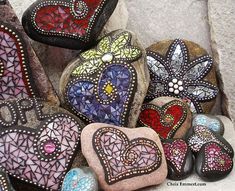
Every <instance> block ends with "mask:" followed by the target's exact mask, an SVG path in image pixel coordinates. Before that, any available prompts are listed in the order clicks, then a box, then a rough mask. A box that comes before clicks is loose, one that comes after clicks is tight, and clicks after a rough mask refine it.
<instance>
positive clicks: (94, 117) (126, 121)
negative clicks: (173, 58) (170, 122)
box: [60, 30, 149, 128]
mask: <svg viewBox="0 0 235 191" xmlns="http://www.w3.org/2000/svg"><path fill="white" fill-rule="evenodd" d="M145 55H146V54H145V50H144V49H143V47H142V45H141V44H139V42H138V39H137V37H136V36H135V35H134V33H132V32H129V31H124V30H117V31H114V32H112V33H109V34H108V35H107V36H105V37H103V38H102V40H101V41H100V42H99V44H98V45H97V46H96V47H94V48H93V49H90V50H88V51H85V52H83V53H81V55H80V57H78V58H77V59H76V60H74V61H73V62H71V63H70V64H69V65H68V67H67V68H66V69H65V70H64V72H63V75H62V77H61V80H60V81H61V83H60V92H61V95H62V96H61V97H62V98H63V102H64V105H65V106H68V107H69V109H71V110H72V111H73V112H74V113H76V114H77V115H79V116H80V117H82V118H83V119H84V120H86V121H88V122H90V123H91V122H103V123H110V124H114V125H118V126H127V127H131V128H133V127H135V126H136V122H137V119H138V115H139V112H140V108H141V105H142V103H143V101H144V98H145V95H146V92H147V88H148V84H149V73H148V69H147V64H146V59H145Z"/></svg>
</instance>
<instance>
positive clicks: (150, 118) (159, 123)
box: [139, 100, 187, 139]
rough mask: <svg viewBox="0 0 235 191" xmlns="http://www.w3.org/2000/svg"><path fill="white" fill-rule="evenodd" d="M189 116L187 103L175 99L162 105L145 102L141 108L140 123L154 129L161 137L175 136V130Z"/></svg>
mask: <svg viewBox="0 0 235 191" xmlns="http://www.w3.org/2000/svg"><path fill="white" fill-rule="evenodd" d="M186 118H187V105H186V104H185V103H183V102H181V101H178V100H173V101H171V102H169V103H167V104H165V105H164V106H162V107H158V106H155V105H153V104H144V105H143V106H142V108H141V113H140V116H139V123H140V124H141V125H144V126H147V127H150V128H152V129H154V130H155V131H156V132H157V133H158V134H159V136H160V137H161V138H163V139H170V138H173V136H174V134H175V132H176V131H177V130H178V129H179V128H180V127H181V125H182V124H183V123H184V122H185V120H186Z"/></svg>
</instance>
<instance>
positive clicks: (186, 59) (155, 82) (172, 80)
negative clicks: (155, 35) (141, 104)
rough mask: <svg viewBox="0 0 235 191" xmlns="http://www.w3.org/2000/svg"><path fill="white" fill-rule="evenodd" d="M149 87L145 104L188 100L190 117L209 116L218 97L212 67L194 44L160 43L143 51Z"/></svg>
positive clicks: (207, 56)
mask: <svg viewBox="0 0 235 191" xmlns="http://www.w3.org/2000/svg"><path fill="white" fill-rule="evenodd" d="M146 54H147V63H148V67H149V70H150V86H149V89H148V94H147V96H146V99H147V100H151V99H153V98H156V97H161V96H171V97H179V98H181V99H185V100H188V102H189V105H190V109H191V111H192V112H193V113H209V112H210V111H211V110H212V108H213V107H214V105H215V102H216V97H217V95H218V92H219V91H218V83H217V79H216V67H215V64H214V63H213V59H212V57H211V56H210V55H208V53H207V51H205V49H203V48H202V47H201V46H200V45H198V44H195V43H194V42H191V41H187V40H182V39H176V40H172V41H168V40H167V41H160V42H158V43H155V44H152V45H151V46H150V47H148V48H147V52H146Z"/></svg>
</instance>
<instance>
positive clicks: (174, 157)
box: [162, 139, 188, 173]
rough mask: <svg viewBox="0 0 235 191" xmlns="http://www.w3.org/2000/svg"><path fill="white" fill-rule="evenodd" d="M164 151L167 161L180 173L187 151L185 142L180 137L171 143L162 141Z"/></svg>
mask: <svg viewBox="0 0 235 191" xmlns="http://www.w3.org/2000/svg"><path fill="white" fill-rule="evenodd" d="M162 145H163V149H164V153H165V156H166V159H167V161H168V162H170V163H171V165H172V166H173V167H174V168H175V169H176V171H177V172H178V173H181V171H182V168H183V166H184V164H185V160H186V154H187V152H188V146H187V143H186V142H185V141H184V140H182V139H177V140H174V141H173V142H172V143H164V142H163V143H162Z"/></svg>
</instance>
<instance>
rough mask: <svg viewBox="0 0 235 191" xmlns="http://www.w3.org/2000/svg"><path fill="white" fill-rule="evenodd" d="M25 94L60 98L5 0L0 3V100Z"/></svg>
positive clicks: (50, 99) (26, 95)
mask: <svg viewBox="0 0 235 191" xmlns="http://www.w3.org/2000/svg"><path fill="white" fill-rule="evenodd" d="M27 97H31V98H32V97H43V98H45V99H46V100H48V101H52V102H55V103H58V102H59V100H58V97H57V96H56V95H55V93H54V90H53V88H52V85H51V83H50V82H49V80H48V78H47V76H46V74H45V72H44V70H43V68H42V66H41V63H40V61H39V59H38V57H37V56H36V54H35V52H34V51H33V49H32V47H31V45H30V42H29V38H28V37H27V35H26V34H25V32H24V30H23V27H22V25H21V24H20V22H19V20H18V19H17V16H16V15H15V13H14V11H13V9H12V7H11V6H10V4H9V2H8V1H5V3H2V4H0V100H7V99H15V98H17V99H18V98H27Z"/></svg>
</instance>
